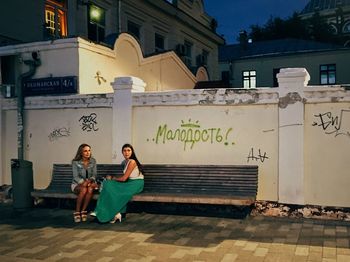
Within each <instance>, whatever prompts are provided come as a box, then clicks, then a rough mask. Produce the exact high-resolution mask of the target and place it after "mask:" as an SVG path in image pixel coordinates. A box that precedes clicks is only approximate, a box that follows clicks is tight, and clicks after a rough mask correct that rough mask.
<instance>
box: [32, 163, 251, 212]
mask: <svg viewBox="0 0 350 262" xmlns="http://www.w3.org/2000/svg"><path fill="white" fill-rule="evenodd" d="M143 167H144V175H145V186H144V191H143V192H142V193H140V194H138V195H136V196H134V198H133V199H132V201H144V202H150V201H151V202H169V203H170V202H171V203H201V204H228V205H250V204H252V203H253V202H254V201H255V198H256V194H257V184H258V166H248V165H247V166H244V165H238V166H236V165H222V166H217V165H177V164H176V165H168V164H167V165H160V164H147V165H144V166H143ZM122 172H123V170H122V166H121V165H116V164H98V165H97V173H98V177H105V176H106V175H116V176H120V175H122ZM71 182H72V166H71V164H54V165H53V171H52V179H51V182H50V184H49V186H48V187H47V188H46V189H37V190H34V191H33V192H32V196H33V197H50V198H68V199H70V198H71V199H74V198H76V195H75V194H74V193H72V192H71V190H70V184H71ZM97 198H98V194H95V195H94V199H97Z"/></svg>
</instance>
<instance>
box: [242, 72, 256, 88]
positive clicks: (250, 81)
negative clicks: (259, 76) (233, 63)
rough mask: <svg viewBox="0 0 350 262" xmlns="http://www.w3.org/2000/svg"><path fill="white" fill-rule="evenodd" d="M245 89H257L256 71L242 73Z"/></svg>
mask: <svg viewBox="0 0 350 262" xmlns="http://www.w3.org/2000/svg"><path fill="white" fill-rule="evenodd" d="M242 78H243V87H244V88H256V71H255V70H249V71H243V72H242Z"/></svg>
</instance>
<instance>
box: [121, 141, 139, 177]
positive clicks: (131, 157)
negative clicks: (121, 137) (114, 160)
mask: <svg viewBox="0 0 350 262" xmlns="http://www.w3.org/2000/svg"><path fill="white" fill-rule="evenodd" d="M126 147H128V148H130V149H131V156H130V159H134V160H135V162H136V164H137V167H138V168H139V170H140V172H141V173H143V167H142V165H141V163H140V161H139V160H138V159H137V157H136V154H135V150H134V148H133V147H132V145H130V144H124V145H123V147H122V152H123V150H124V148H126Z"/></svg>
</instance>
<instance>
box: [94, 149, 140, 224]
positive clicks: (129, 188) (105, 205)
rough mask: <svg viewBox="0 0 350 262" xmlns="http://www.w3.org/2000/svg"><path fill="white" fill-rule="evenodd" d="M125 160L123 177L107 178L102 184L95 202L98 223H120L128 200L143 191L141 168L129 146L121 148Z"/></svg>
mask: <svg viewBox="0 0 350 262" xmlns="http://www.w3.org/2000/svg"><path fill="white" fill-rule="evenodd" d="M122 154H123V156H124V158H125V160H124V161H123V162H122V165H123V166H124V170H123V176H121V177H107V179H106V180H105V181H104V182H103V184H102V190H101V193H100V196H99V198H98V201H97V205H96V209H95V215H96V217H97V219H98V221H100V222H102V223H104V222H108V221H109V222H110V223H115V222H116V221H119V222H121V219H122V216H121V213H125V212H126V205H127V204H128V202H129V201H130V199H131V198H132V197H133V196H134V195H135V194H137V193H140V192H141V191H142V190H143V185H144V181H143V174H142V166H141V164H140V162H139V161H138V159H137V157H136V154H135V151H134V148H133V147H132V146H131V145H130V144H125V145H124V146H123V147H122Z"/></svg>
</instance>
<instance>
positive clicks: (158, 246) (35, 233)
mask: <svg viewBox="0 0 350 262" xmlns="http://www.w3.org/2000/svg"><path fill="white" fill-rule="evenodd" d="M0 214H1V216H0V261H1V262H7V261H11V262H12V261H16V262H17V261H19V262H21V261H23V262H29V261H36V262H38V261H41V262H46V261H60V262H61V261H62V262H65V261H68V262H70V261H99V262H119V261H129V262H130V261H155V262H163V261H167V262H168V261H169V262H172V261H174V262H177V261H181V262H183V261H189V262H193V261H198V262H199V261H210V262H212V261H213V262H216V261H234V262H240V261H244V262H247V261H248V262H249V261H252V262H269V261H272V262H276V261H282V262H288V261H290V262H291V261H298V262H300V261H309V262H311V261H314V262H315V261H322V262H323V261H337V262H338V261H339V262H343V261H347V262H348V261H350V249H349V239H350V238H349V236H350V234H349V232H350V230H349V229H350V223H347V222H344V223H340V222H337V223H334V221H333V222H332V221H320V220H318V221H316V220H309V221H305V220H299V219H290V218H288V219H283V218H278V219H276V220H275V219H273V218H268V217H262V216H261V217H247V218H245V219H231V218H216V217H203V216H202V217H201V216H175V215H161V214H147V213H130V214H128V215H127V218H126V219H124V220H123V221H122V223H117V224H113V225H112V224H109V223H107V224H98V223H96V222H91V221H90V222H87V223H79V224H75V223H74V222H73V221H72V210H67V209H49V208H34V209H32V210H31V211H29V212H28V213H26V216H12V215H11V211H10V209H9V208H6V207H4V206H2V205H1V204H0Z"/></svg>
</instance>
